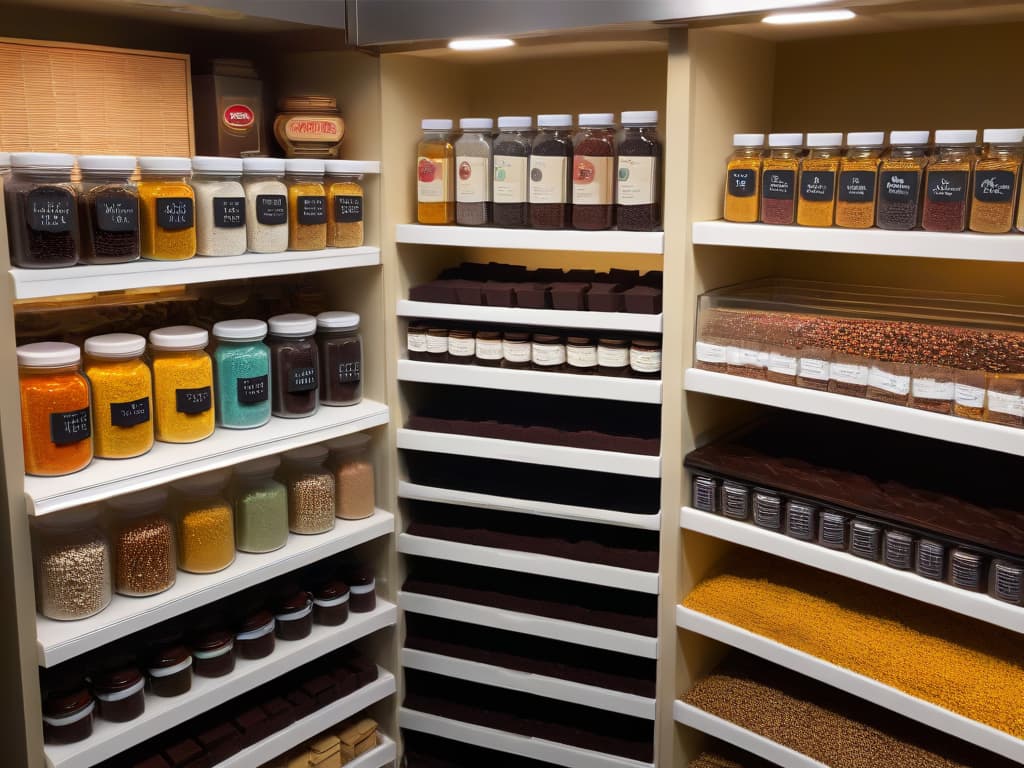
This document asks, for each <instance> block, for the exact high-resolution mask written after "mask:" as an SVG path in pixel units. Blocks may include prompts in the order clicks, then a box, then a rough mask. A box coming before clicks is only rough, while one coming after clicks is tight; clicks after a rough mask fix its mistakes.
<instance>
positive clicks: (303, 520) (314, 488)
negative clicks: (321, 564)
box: [281, 445, 337, 534]
mask: <svg viewBox="0 0 1024 768" xmlns="http://www.w3.org/2000/svg"><path fill="white" fill-rule="evenodd" d="M327 453H328V451H327V447H326V446H323V445H309V446H306V447H304V448H296V449H295V450H293V451H288V452H287V453H286V454H284V456H283V457H282V459H283V463H282V466H281V478H282V480H283V481H284V484H285V486H287V488H288V528H289V529H290V530H291V532H292V533H302V534H316V533H326V532H327V531H329V530H331V529H332V528H334V521H335V516H334V515H335V505H336V503H337V502H336V498H335V480H334V473H333V472H331V471H330V470H329V469H327V468H326V467H325V466H324V464H325V463H326V461H327Z"/></svg>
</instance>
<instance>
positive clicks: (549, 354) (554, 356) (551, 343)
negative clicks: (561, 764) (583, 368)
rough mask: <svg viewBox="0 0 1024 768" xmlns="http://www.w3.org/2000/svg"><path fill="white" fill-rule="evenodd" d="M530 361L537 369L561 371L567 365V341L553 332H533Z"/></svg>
mask: <svg viewBox="0 0 1024 768" xmlns="http://www.w3.org/2000/svg"><path fill="white" fill-rule="evenodd" d="M531 341H532V344H531V347H530V362H531V363H532V365H533V369H534V370H535V371H548V372H552V373H554V372H559V371H561V370H562V369H563V368H564V367H565V341H564V340H563V339H562V337H561V336H558V335H556V334H552V333H535V334H533V338H532V340H531Z"/></svg>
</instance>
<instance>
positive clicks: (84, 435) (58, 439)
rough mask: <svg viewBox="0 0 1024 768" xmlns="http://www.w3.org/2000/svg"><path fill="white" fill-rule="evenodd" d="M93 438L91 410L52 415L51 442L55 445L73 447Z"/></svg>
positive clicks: (85, 409) (84, 409) (83, 409)
mask: <svg viewBox="0 0 1024 768" xmlns="http://www.w3.org/2000/svg"><path fill="white" fill-rule="evenodd" d="M91 436H92V422H91V421H90V420H89V409H88V408H82V409H80V410H77V411H64V412H63V413H51V414H50V440H52V441H53V444H54V445H71V444H72V443H80V442H81V441H82V440H88V439H89V437H91Z"/></svg>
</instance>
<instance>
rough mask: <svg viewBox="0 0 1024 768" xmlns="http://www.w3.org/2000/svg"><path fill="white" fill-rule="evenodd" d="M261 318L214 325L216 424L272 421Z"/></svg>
mask: <svg viewBox="0 0 1024 768" xmlns="http://www.w3.org/2000/svg"><path fill="white" fill-rule="evenodd" d="M266 336H267V324H266V323H264V322H263V321H262V320H221V321H220V322H219V323H216V324H214V326H213V338H214V341H215V342H216V346H215V347H214V350H213V370H214V375H215V378H216V386H215V387H214V389H213V391H214V395H215V398H216V408H215V412H216V414H217V426H220V427H227V428H229V429H252V428H253V427H262V426H263V425H264V424H266V423H267V422H268V421H270V392H271V386H270V348H269V347H267V345H266V344H264V343H263V339H265V338H266Z"/></svg>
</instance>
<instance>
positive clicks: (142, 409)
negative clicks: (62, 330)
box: [85, 333, 153, 459]
mask: <svg viewBox="0 0 1024 768" xmlns="http://www.w3.org/2000/svg"><path fill="white" fill-rule="evenodd" d="M145 352H146V339H145V338H143V337H142V336H139V335H138V334H134V333H105V334H103V335H101V336H92V337H90V338H88V339H86V340H85V375H86V376H87V377H88V378H89V383H90V384H91V385H92V410H93V419H94V424H93V429H94V431H95V434H94V436H93V442H94V443H95V447H96V455H97V456H99V457H100V458H102V459H130V458H132V457H133V456H141V455H142V454H144V453H146V452H148V451H149V449H150V448H152V447H153V418H152V407H151V402H150V398H151V397H152V395H153V374H152V373H151V372H150V370H149V366H148V365H147V364H146V361H145V360H143V358H142V356H143V355H144V354H145Z"/></svg>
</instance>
